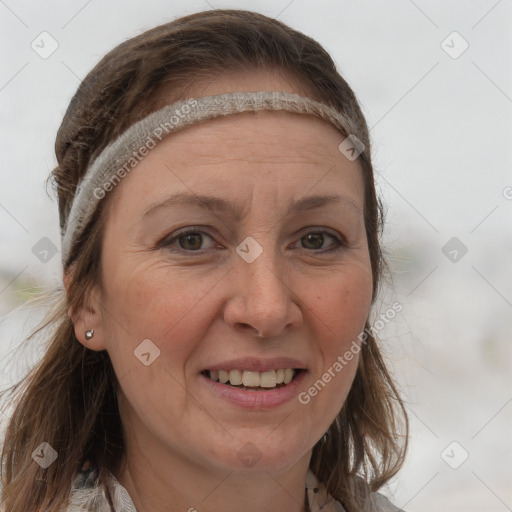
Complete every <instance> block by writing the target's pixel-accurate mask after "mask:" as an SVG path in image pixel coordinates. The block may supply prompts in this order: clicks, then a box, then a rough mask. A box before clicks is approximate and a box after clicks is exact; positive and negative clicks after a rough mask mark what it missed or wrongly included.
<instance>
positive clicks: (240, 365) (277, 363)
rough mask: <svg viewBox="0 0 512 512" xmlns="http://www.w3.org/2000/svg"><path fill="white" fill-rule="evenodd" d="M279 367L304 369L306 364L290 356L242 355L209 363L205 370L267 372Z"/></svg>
mask: <svg viewBox="0 0 512 512" xmlns="http://www.w3.org/2000/svg"><path fill="white" fill-rule="evenodd" d="M280 368H297V369H304V370H305V369H306V368H307V366H306V365H305V364H304V363H302V362H300V361H298V360H297V359H292V358H290V357H275V358H272V359H262V358H256V357H242V358H239V359H230V360H229V361H223V362H222V363H216V364H213V365H209V366H208V367H207V368H205V370H217V371H219V370H242V371H243V370H247V371H252V372H267V371H269V370H279V369H280Z"/></svg>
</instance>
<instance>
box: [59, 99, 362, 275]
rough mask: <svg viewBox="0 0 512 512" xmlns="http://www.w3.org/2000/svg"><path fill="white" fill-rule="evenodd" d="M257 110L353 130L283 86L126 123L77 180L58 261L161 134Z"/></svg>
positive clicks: (181, 105)
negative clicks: (317, 119) (315, 119)
mask: <svg viewBox="0 0 512 512" xmlns="http://www.w3.org/2000/svg"><path fill="white" fill-rule="evenodd" d="M258 110H284V111H287V112H293V113H297V114H310V115H314V116H317V117H320V118H322V119H324V120H326V121H328V122H330V123H331V124H333V125H334V126H335V127H336V128H338V129H339V130H341V131H342V132H343V133H344V134H345V135H351V134H353V133H354V131H355V130H354V128H353V126H352V123H351V121H350V120H349V119H347V118H346V117H344V116H343V115H342V114H340V113H339V112H337V111H336V110H334V109H333V108H331V107H329V106H327V105H324V104H323V103H319V102H317V101H314V100H311V99H309V98H306V97H303V96H299V95H297V94H291V93H286V92H266V91H262V92H233V93H228V94H219V95H216V96H204V97H201V98H192V99H188V100H183V101H178V102H176V103H173V104H171V105H167V106H165V107H163V108H162V109H160V110H157V111H156V112H153V113H152V114H149V115H148V116H147V117H145V118H144V119H142V120H140V121H138V122H137V123H135V124H133V125H132V126H130V127H129V128H128V129H127V130H126V131H125V132H124V133H122V134H121V135H120V136H119V137H118V138H117V139H116V140H114V141H113V142H112V143H110V144H109V145H108V146H106V147H105V149H103V151H102V152H101V153H100V154H99V155H98V157H97V158H96V159H95V160H94V161H93V162H92V164H91V165H90V166H89V168H88V169H87V171H86V173H85V175H84V177H83V178H82V180H81V181H80V182H79V184H78V186H77V189H76V191H75V196H74V198H73V202H72V205H71V209H70V211H69V216H68V220H67V223H66V225H65V226H64V227H63V228H62V230H61V238H62V264H63V265H64V266H65V265H66V263H67V260H68V258H69V256H70V254H71V250H72V248H73V244H74V243H75V242H76V241H77V240H78V239H79V238H80V237H81V236H82V234H83V231H84V229H85V228H86V226H87V224H88V223H89V221H90V220H91V218H92V216H93V214H94V212H95V210H96V208H97V206H98V204H99V202H100V201H101V199H103V197H105V195H106V193H107V192H110V191H111V190H113V189H114V188H115V186H116V185H117V184H118V183H119V182H120V181H121V180H122V179H123V178H124V177H125V176H126V175H127V174H129V173H130V171H132V170H133V168H134V167H135V166H136V165H137V164H138V163H139V162H140V161H141V160H142V159H143V158H144V157H145V156H147V155H148V154H149V152H150V151H151V150H152V149H153V148H154V147H155V146H156V145H157V143H158V142H160V141H161V140H162V139H163V138H164V137H165V136H167V135H168V134H170V133H171V132H175V131H177V130H179V129H181V128H184V127H185V126H190V125H192V124H195V123H199V122H201V121H207V120H209V119H215V118H217V117H220V116H226V115H229V114H235V113H239V112H254V111H258Z"/></svg>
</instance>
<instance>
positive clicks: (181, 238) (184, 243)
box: [159, 228, 213, 252]
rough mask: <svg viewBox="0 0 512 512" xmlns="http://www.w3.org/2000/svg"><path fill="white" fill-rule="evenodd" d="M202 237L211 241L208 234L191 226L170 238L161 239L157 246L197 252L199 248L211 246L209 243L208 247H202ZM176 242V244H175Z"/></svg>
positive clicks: (176, 250)
mask: <svg viewBox="0 0 512 512" xmlns="http://www.w3.org/2000/svg"><path fill="white" fill-rule="evenodd" d="M204 238H207V239H209V240H210V241H211V242H213V238H212V237H211V236H210V235H208V234H207V233H205V232H204V231H201V230H199V229H196V228H193V229H188V230H186V231H182V232H181V233H178V234H176V235H174V236H173V237H171V238H167V239H165V240H163V241H162V242H161V244H159V246H161V247H165V248H166V249H169V250H170V251H173V252H183V251H185V252H199V251H201V250H204V249H209V248H211V244H210V246H209V247H202V245H203V241H204ZM176 243H177V244H178V246H176ZM173 246H174V247H173Z"/></svg>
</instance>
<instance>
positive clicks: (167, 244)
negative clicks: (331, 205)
mask: <svg viewBox="0 0 512 512" xmlns="http://www.w3.org/2000/svg"><path fill="white" fill-rule="evenodd" d="M196 234H201V235H207V236H209V237H210V238H211V239H212V240H213V237H212V236H211V235H210V234H208V233H207V232H206V231H204V230H203V229H202V228H200V227H195V226H192V227H190V228H188V229H187V230H186V231H182V232H181V233H177V234H176V235H174V236H173V237H171V238H164V239H163V240H162V241H161V242H160V243H159V244H158V245H157V247H158V248H165V249H166V250H169V251H171V252H174V253H181V254H187V255H188V254H194V253H196V254H204V252H205V251H204V250H201V249H199V250H197V251H191V250H186V249H181V248H180V249H175V248H172V244H173V243H174V242H177V241H178V240H179V239H180V238H182V237H184V236H187V235H196ZM311 234H315V235H316V234H322V235H324V236H325V235H327V236H328V237H330V238H332V239H333V240H334V241H335V245H334V247H331V248H330V249H327V250H323V251H322V250H315V249H304V251H311V252H312V253H313V254H327V253H331V252H335V251H339V250H341V249H344V248H345V247H346V244H345V242H344V241H343V240H342V239H341V238H339V237H338V236H336V235H334V234H333V233H331V232H330V231H326V230H311V231H308V232H306V233H304V234H303V235H302V236H301V239H302V238H303V237H305V236H307V235H311Z"/></svg>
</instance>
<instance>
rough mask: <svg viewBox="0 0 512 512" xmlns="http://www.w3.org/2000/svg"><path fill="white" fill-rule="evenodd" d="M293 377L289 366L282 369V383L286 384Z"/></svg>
mask: <svg viewBox="0 0 512 512" xmlns="http://www.w3.org/2000/svg"><path fill="white" fill-rule="evenodd" d="M292 379H293V370H292V369H291V368H286V369H285V370H284V383H285V384H288V383H289V382H291V381H292Z"/></svg>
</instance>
